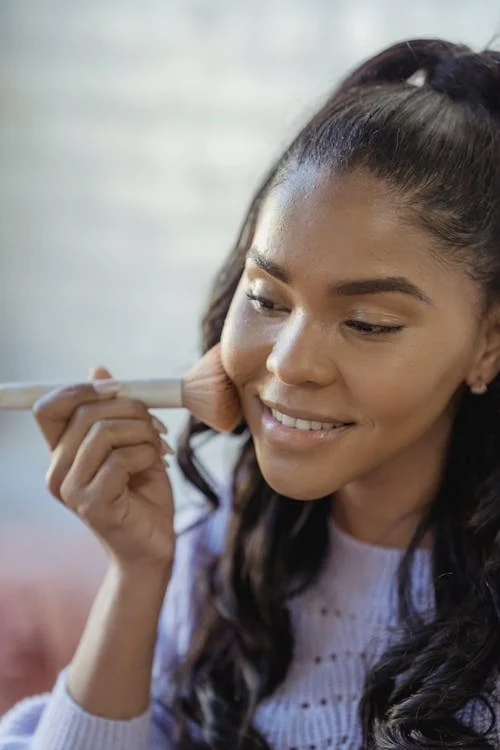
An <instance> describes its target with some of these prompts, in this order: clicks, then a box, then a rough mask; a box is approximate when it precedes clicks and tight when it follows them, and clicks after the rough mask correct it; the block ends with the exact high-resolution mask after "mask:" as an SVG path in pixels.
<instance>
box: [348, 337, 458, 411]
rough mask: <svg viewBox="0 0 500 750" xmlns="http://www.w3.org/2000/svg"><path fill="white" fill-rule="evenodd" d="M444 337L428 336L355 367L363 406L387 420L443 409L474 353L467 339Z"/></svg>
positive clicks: (351, 378)
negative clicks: (364, 364) (469, 349)
mask: <svg viewBox="0 0 500 750" xmlns="http://www.w3.org/2000/svg"><path fill="white" fill-rule="evenodd" d="M444 340H445V339H443V338H440V339H439V340H436V341H435V342H434V341H432V340H429V339H428V338H427V339H426V340H425V341H419V342H417V343H416V345H414V346H412V347H411V348H405V347H402V348H401V349H398V351H397V352H394V354H393V355H391V356H388V357H384V356H380V358H378V359H374V361H372V362H371V363H370V366H369V367H367V366H365V367H364V368H356V369H355V370H354V369H353V370H352V371H351V373H350V374H349V375H347V379H348V382H349V387H350V390H351V393H352V395H353V397H354V399H355V401H356V402H357V403H358V404H359V405H360V410H361V411H364V412H365V413H366V414H367V415H369V416H371V417H372V418H373V420H374V421H375V422H378V423H385V424H395V423H396V422H398V421H399V420H401V419H402V418H405V419H407V418H410V417H415V418H417V419H420V418H421V417H423V416H424V415H425V414H427V415H428V416H429V417H430V416H431V415H437V414H438V413H439V412H440V411H442V410H443V408H445V406H446V405H447V403H448V402H449V400H450V399H451V397H452V396H453V394H454V393H455V392H456V391H457V389H458V388H459V386H460V384H461V383H462V382H463V379H464V377H465V373H466V371H467V364H468V356H469V351H468V348H467V346H466V345H465V342H462V341H449V340H448V345H447V346H446V347H445V346H444V344H443V342H444ZM367 373H369V374H368V375H367Z"/></svg>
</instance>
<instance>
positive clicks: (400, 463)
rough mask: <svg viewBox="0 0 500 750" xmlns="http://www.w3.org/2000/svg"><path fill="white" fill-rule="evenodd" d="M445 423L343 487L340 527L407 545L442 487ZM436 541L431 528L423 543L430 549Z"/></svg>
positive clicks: (337, 499)
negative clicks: (432, 432) (432, 433)
mask: <svg viewBox="0 0 500 750" xmlns="http://www.w3.org/2000/svg"><path fill="white" fill-rule="evenodd" d="M436 427H437V426H436ZM440 427H441V429H440V430H439V429H438V430H436V432H435V434H434V435H432V436H430V435H426V438H425V440H424V439H423V440H421V441H420V442H418V443H415V444H413V445H412V446H411V447H410V448H408V449H406V450H405V451H403V452H402V453H400V454H399V455H398V456H397V457H395V458H393V459H392V460H391V461H390V462H389V463H387V464H385V465H383V466H382V467H379V468H377V470H376V471H374V472H370V473H369V474H366V475H364V476H362V477H358V478H356V479H355V480H354V481H352V482H349V483H348V484H347V485H345V486H344V487H342V488H341V489H340V490H338V491H337V492H336V493H335V494H334V496H333V502H332V516H333V519H334V521H335V523H336V524H337V525H338V527H339V528H340V529H342V530H344V531H345V532H346V533H347V534H349V535H350V536H352V537H354V538H355V539H358V540H359V541H361V542H368V543H369V544H375V545H379V546H382V547H398V548H401V549H405V548H406V547H407V546H408V544H409V542H410V541H411V539H412V537H413V535H414V533H415V531H416V529H417V526H418V524H419V522H420V520H421V518H422V515H423V513H424V512H425V510H426V508H428V506H429V505H430V504H431V503H432V501H433V500H434V498H435V496H436V493H437V490H438V489H439V485H440V482H441V477H442V474H443V468H444V463H445V460H446V453H447V446H448V440H449V434H450V429H444V428H443V427H444V426H443V425H440ZM436 433H437V434H436ZM432 541H433V537H432V532H430V531H428V532H427V533H426V534H425V536H424V538H423V540H422V541H421V542H420V544H419V547H422V548H430V547H432Z"/></svg>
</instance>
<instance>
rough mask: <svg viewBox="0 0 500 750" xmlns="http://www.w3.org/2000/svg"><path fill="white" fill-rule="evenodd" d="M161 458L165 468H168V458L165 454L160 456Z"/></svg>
mask: <svg viewBox="0 0 500 750" xmlns="http://www.w3.org/2000/svg"><path fill="white" fill-rule="evenodd" d="M161 460H162V461H163V463H164V464H165V466H166V467H167V469H169V468H170V463H169V461H168V458H166V457H165V456H162V457H161Z"/></svg>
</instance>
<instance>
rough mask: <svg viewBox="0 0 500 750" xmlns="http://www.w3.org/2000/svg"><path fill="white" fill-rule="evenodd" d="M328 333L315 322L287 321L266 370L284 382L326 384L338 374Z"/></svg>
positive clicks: (274, 346) (288, 383)
mask: <svg viewBox="0 0 500 750" xmlns="http://www.w3.org/2000/svg"><path fill="white" fill-rule="evenodd" d="M328 334H329V332H328V331H325V328H324V326H321V325H320V324H319V323H317V322H313V321H310V322H308V321H307V320H305V319H302V320H296V321H292V320H289V322H288V323H287V325H286V326H285V327H284V328H283V329H281V331H280V334H279V336H278V337H277V339H276V341H275V343H274V345H273V348H272V351H271V353H270V354H269V356H268V358H267V361H266V367H267V369H268V371H269V372H270V373H272V374H273V375H274V376H275V377H276V378H278V379H279V380H280V381H281V382H282V383H285V384H287V385H305V384H315V385H319V386H325V385H329V384H330V383H332V381H334V380H335V378H336V377H337V368H336V366H335V363H334V359H333V356H332V348H333V347H332V343H333V342H332V337H331V335H328Z"/></svg>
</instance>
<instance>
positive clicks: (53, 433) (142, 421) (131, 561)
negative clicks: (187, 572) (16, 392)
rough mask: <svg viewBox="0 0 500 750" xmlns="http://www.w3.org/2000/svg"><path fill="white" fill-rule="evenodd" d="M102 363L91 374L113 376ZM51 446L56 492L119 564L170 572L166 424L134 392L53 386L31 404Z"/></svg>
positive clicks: (50, 485) (50, 474) (172, 537)
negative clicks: (125, 394)
mask: <svg viewBox="0 0 500 750" xmlns="http://www.w3.org/2000/svg"><path fill="white" fill-rule="evenodd" d="M110 378H111V375H110V373H109V372H108V371H107V370H105V369H104V368H98V369H95V370H92V371H91V373H90V376H89V379H90V380H94V379H102V380H105V379H110ZM33 412H34V415H35V418H36V421H37V423H38V425H39V427H40V429H41V431H42V433H43V435H44V437H45V440H46V441H47V443H48V445H49V448H50V450H51V463H50V467H49V470H48V472H47V476H46V483H47V487H48V488H49V491H50V492H51V494H52V495H53V496H54V497H55V498H57V499H58V500H60V501H61V502H62V503H64V505H66V507H68V508H69V509H70V510H71V511H72V512H73V513H75V514H76V515H77V516H79V517H80V518H81V519H82V520H83V521H84V523H85V524H86V525H87V526H88V527H89V528H90V529H91V530H92V531H93V533H94V534H95V535H96V536H97V537H98V539H99V540H100V541H101V542H102V544H103V545H104V547H105V549H106V551H107V552H108V554H109V556H110V557H111V559H112V560H113V561H114V562H117V563H118V564H119V566H120V567H123V568H130V567H135V568H137V567H138V566H139V567H141V566H142V567H144V566H146V567H148V568H156V569H161V570H164V572H165V573H166V574H167V575H168V576H169V575H170V571H171V567H172V562H173V557H174V549H175V535H174V528H173V513H174V503H173V496H172V487H171V484H170V481H169V478H168V476H167V471H166V466H165V464H164V463H163V460H162V455H163V454H165V453H173V451H172V449H171V448H170V447H169V446H168V445H167V444H166V443H165V442H164V441H162V439H161V437H160V431H161V432H162V433H164V432H166V431H167V430H166V428H165V427H164V426H163V425H162V424H161V423H160V422H159V421H158V420H156V419H155V418H154V417H152V415H151V414H150V413H149V411H148V410H147V408H146V406H145V405H144V404H143V403H142V402H140V401H136V400H133V399H128V398H122V397H117V396H116V392H114V393H113V392H107V393H99V392H98V391H96V390H95V389H94V387H93V385H91V384H90V383H84V384H79V385H75V386H72V387H69V388H62V389H59V390H56V391H52V392H51V393H49V394H46V395H45V396H43V397H42V398H41V399H39V400H38V401H37V402H36V403H35V404H34V406H33Z"/></svg>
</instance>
